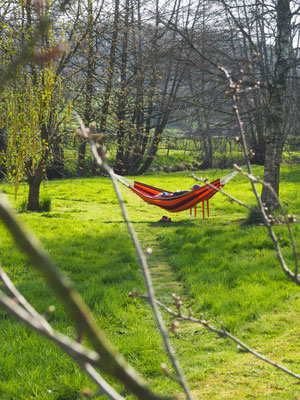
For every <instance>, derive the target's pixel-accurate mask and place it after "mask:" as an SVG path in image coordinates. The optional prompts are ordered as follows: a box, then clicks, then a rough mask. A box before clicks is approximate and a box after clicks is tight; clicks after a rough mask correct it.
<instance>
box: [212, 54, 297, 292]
mask: <svg viewBox="0 0 300 400" xmlns="http://www.w3.org/2000/svg"><path fill="white" fill-rule="evenodd" d="M255 57H257V55H256V56H255ZM250 64H251V63H250ZM250 64H249V65H250ZM219 70H220V71H222V72H223V73H224V74H225V76H226V78H227V80H228V83H229V89H230V90H229V92H230V96H231V99H232V109H233V111H234V112H235V115H236V119H237V123H238V127H239V131H240V137H239V142H240V143H241V145H242V147H243V151H244V155H245V160H246V166H247V170H248V178H249V179H250V183H251V186H252V191H253V193H254V195H255V197H256V201H257V204H258V207H259V210H260V212H261V214H262V217H263V221H264V224H265V226H266V227H267V229H268V233H269V236H270V238H271V239H272V241H273V244H274V247H275V251H276V254H277V258H278V260H279V263H280V265H281V268H282V270H283V272H284V273H285V274H286V276H287V277H288V278H290V279H291V280H292V281H293V282H295V283H296V284H297V285H299V286H300V276H299V275H298V256H297V251H296V248H295V245H294V241H293V240H292V243H293V251H294V258H295V271H294V272H293V271H292V270H290V269H289V268H288V266H287V264H286V262H285V260H284V258H283V255H282V252H281V249H280V246H279V242H278V240H277V238H276V235H275V233H274V231H273V229H272V225H273V218H269V216H268V215H267V214H266V210H265V206H264V204H263V203H262V201H261V198H260V196H259V194H258V192H257V190H256V187H255V183H256V182H257V180H255V178H254V176H253V174H252V168H251V163H250V156H251V151H250V152H248V149H247V144H246V137H245V132H244V128H243V122H242V120H241V117H240V113H239V108H238V101H239V96H238V94H239V85H238V84H236V83H235V82H233V79H232V77H231V75H230V74H229V72H228V71H227V70H226V68H224V67H222V66H219ZM235 168H236V170H237V171H239V172H242V168H241V167H239V166H235ZM273 193H274V191H273ZM279 203H280V202H279ZM288 226H289V224H288ZM289 232H290V237H292V233H291V230H290V229H289Z"/></svg>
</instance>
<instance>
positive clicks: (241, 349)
mask: <svg viewBox="0 0 300 400" xmlns="http://www.w3.org/2000/svg"><path fill="white" fill-rule="evenodd" d="M237 349H238V351H239V352H240V353H248V350H246V349H245V348H244V347H242V346H240V345H239V344H238V345H237Z"/></svg>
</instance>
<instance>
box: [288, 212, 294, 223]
mask: <svg viewBox="0 0 300 400" xmlns="http://www.w3.org/2000/svg"><path fill="white" fill-rule="evenodd" d="M287 217H288V219H289V221H290V222H296V217H295V216H294V215H290V214H289V215H288V216H287Z"/></svg>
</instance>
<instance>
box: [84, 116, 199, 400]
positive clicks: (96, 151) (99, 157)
mask: <svg viewBox="0 0 300 400" xmlns="http://www.w3.org/2000/svg"><path fill="white" fill-rule="evenodd" d="M77 118H78V121H79V124H80V128H81V134H82V136H83V137H84V138H85V139H87V140H88V141H89V143H90V146H91V149H92V153H93V156H94V158H95V160H96V162H97V164H98V165H99V166H100V167H101V168H102V169H103V170H104V171H105V172H106V173H107V174H108V175H109V177H110V179H111V181H112V184H113V186H114V190H115V192H116V195H117V197H118V200H119V204H120V207H121V210H122V215H123V218H124V220H125V222H126V225H127V227H128V231H129V234H130V237H131V240H132V242H133V244H134V247H135V249H136V253H137V257H138V260H139V264H140V266H141V268H142V271H143V274H144V279H145V283H146V286H147V290H148V295H149V304H150V305H151V308H152V310H153V313H154V316H155V319H156V322H157V326H158V328H159V331H160V334H161V336H162V339H163V341H164V345H165V348H166V350H167V353H168V356H169V358H170V360H171V362H172V364H173V367H174V369H175V371H176V373H177V375H178V379H179V383H180V384H181V386H182V388H183V389H184V391H185V394H186V396H187V398H188V399H189V400H190V399H192V396H191V393H190V389H189V387H188V385H187V383H186V379H185V377H184V375H183V372H182V370H181V367H180V365H179V362H178V360H177V358H176V356H175V351H174V348H173V346H172V344H171V343H170V341H169V339H168V333H167V328H166V326H165V323H164V320H163V318H162V316H161V313H160V311H159V309H158V307H157V305H156V302H155V293H154V288H153V284H152V279H151V275H150V271H149V267H148V264H147V260H146V257H145V255H144V252H143V250H142V248H141V245H140V243H139V240H138V238H137V236H136V233H135V231H134V229H133V226H132V223H131V222H130V219H129V217H128V214H127V209H126V207H125V202H124V200H123V197H122V194H121V191H120V189H119V186H118V183H117V180H116V178H115V175H114V172H113V170H112V168H110V167H109V166H108V165H106V164H105V163H104V162H103V159H104V158H105V153H104V152H103V150H102V148H101V147H97V145H96V143H95V142H94V140H93V139H92V137H91V134H90V131H89V128H86V127H85V126H84V124H83V121H82V120H81V118H80V117H79V116H77Z"/></svg>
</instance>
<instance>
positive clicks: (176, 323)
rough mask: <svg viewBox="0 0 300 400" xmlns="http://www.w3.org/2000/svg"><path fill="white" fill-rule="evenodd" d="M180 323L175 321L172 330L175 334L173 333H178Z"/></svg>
mask: <svg viewBox="0 0 300 400" xmlns="http://www.w3.org/2000/svg"><path fill="white" fill-rule="evenodd" d="M179 325H180V324H179V322H178V321H173V322H172V328H171V331H172V332H173V333H175V334H176V333H178V328H179Z"/></svg>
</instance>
